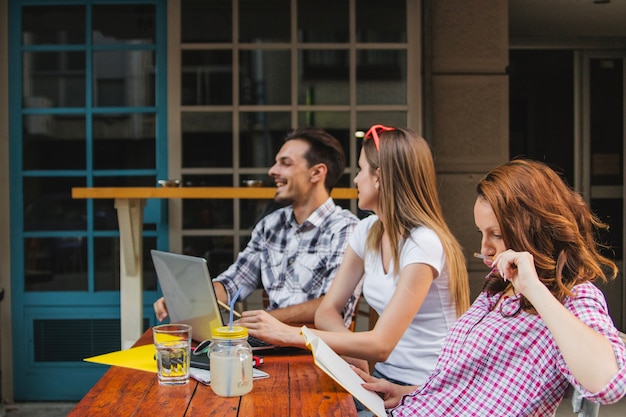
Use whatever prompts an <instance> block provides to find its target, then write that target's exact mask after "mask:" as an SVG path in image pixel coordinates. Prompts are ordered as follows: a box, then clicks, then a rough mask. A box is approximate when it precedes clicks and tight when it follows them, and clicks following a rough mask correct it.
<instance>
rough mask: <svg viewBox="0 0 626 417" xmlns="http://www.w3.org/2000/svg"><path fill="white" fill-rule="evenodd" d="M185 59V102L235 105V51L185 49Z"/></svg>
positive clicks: (182, 89) (183, 76)
mask: <svg viewBox="0 0 626 417" xmlns="http://www.w3.org/2000/svg"><path fill="white" fill-rule="evenodd" d="M181 59H182V68H181V71H182V80H181V82H182V85H181V92H182V93H181V94H182V97H181V102H182V104H183V105H188V106H190V105H191V106H193V105H218V104H232V102H233V93H232V79H233V54H232V52H231V51H224V50H215V51H183V52H182V57H181Z"/></svg>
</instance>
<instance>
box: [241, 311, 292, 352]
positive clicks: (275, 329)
mask: <svg viewBox="0 0 626 417" xmlns="http://www.w3.org/2000/svg"><path fill="white" fill-rule="evenodd" d="M234 324H236V325H238V326H244V327H246V328H247V329H248V334H249V335H250V336H254V337H257V338H259V339H262V340H264V341H266V342H268V343H271V344H274V345H278V346H295V347H304V338H303V337H302V335H301V334H300V328H299V327H294V326H289V325H287V324H285V323H283V322H281V321H279V320H278V319H276V318H275V317H273V316H272V315H271V314H270V313H268V312H267V311H264V310H250V311H244V312H243V313H242V315H241V318H240V319H239V320H236V321H235V322H234Z"/></svg>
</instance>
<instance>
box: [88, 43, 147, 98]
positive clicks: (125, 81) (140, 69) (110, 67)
mask: <svg viewBox="0 0 626 417" xmlns="http://www.w3.org/2000/svg"><path fill="white" fill-rule="evenodd" d="M154 76H155V74H154V52H152V51H119V50H117V51H97V52H94V53H93V83H94V90H93V100H94V105H95V106H98V107H105V106H114V107H117V106H154V104H155V98H154V95H155V88H156V86H155V78H154Z"/></svg>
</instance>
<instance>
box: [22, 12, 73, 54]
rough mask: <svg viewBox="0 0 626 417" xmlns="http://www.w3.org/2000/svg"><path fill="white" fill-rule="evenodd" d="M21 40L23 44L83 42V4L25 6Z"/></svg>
mask: <svg viewBox="0 0 626 417" xmlns="http://www.w3.org/2000/svg"><path fill="white" fill-rule="evenodd" d="M67 22H72V24H71V25H68V24H67ZM22 41H23V43H24V45H64V44H84V43H85V6H25V7H24V8H23V12H22Z"/></svg>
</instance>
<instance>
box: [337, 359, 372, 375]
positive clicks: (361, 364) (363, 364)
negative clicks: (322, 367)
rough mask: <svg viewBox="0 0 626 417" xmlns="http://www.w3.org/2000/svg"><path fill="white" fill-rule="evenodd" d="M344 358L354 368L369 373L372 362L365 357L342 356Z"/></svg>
mask: <svg viewBox="0 0 626 417" xmlns="http://www.w3.org/2000/svg"><path fill="white" fill-rule="evenodd" d="M342 358H343V359H344V360H345V361H346V362H348V363H349V364H350V365H352V366H353V367H354V368H358V369H360V370H362V371H363V372H365V373H367V374H368V375H369V372H370V364H369V362H367V361H366V360H365V359H358V358H353V357H350V356H342Z"/></svg>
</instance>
